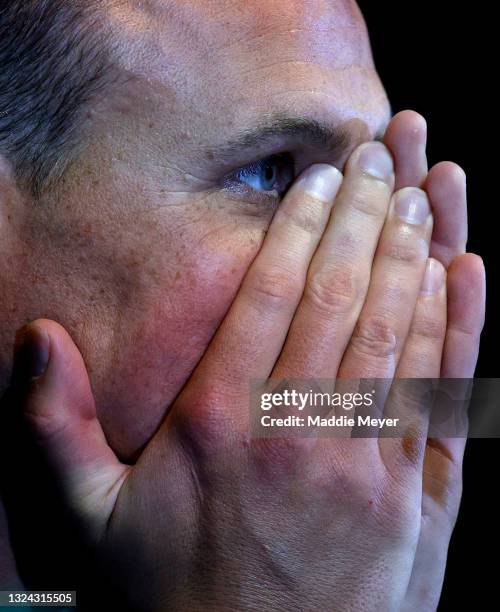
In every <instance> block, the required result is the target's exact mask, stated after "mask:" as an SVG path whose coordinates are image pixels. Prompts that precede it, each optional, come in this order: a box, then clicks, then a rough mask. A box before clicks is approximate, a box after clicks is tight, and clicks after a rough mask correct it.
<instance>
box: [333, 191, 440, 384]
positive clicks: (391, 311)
mask: <svg viewBox="0 0 500 612" xmlns="http://www.w3.org/2000/svg"><path fill="white" fill-rule="evenodd" d="M431 232H432V215H431V214H430V207H429V202H428V199H427V196H426V194H425V192H423V191H421V190H420V189H414V188H406V189H403V190H401V191H399V192H397V193H396V194H395V195H394V197H393V199H392V202H391V208H390V212H389V216H388V218H387V221H386V224H385V226H384V229H383V231H382V235H381V238H380V243H379V246H378V248H377V253H376V255H375V260H374V263H373V271H372V279H371V283H370V288H369V290H368V294H367V297H366V301H365V304H364V306H363V309H362V311H361V314H360V316H359V320H358V323H357V325H356V328H355V330H354V333H353V335H352V338H351V340H350V343H349V345H348V347H347V350H346V352H345V355H344V358H343V360H342V364H341V366H340V370H339V377H340V378H347V379H360V378H392V377H393V375H394V372H395V370H396V365H397V363H398V360H399V357H400V355H401V351H402V349H403V345H404V342H405V341H406V336H407V335H408V331H409V328H410V324H411V321H412V318H413V312H414V310H415V305H416V302H417V297H418V295H419V291H420V287H421V284H422V280H423V276H424V272H425V266H426V261H427V257H428V252H429V242H430V236H431Z"/></svg>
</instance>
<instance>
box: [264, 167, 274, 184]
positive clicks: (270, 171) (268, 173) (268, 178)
mask: <svg viewBox="0 0 500 612" xmlns="http://www.w3.org/2000/svg"><path fill="white" fill-rule="evenodd" d="M265 177H266V181H272V180H273V179H274V166H268V167H267V168H266V171H265Z"/></svg>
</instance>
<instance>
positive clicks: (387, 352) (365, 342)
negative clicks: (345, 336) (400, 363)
mask: <svg viewBox="0 0 500 612" xmlns="http://www.w3.org/2000/svg"><path fill="white" fill-rule="evenodd" d="M351 346H352V348H353V349H354V350H355V351H356V352H357V353H360V354H362V355H366V356H368V357H376V358H381V359H388V358H391V357H394V356H395V354H396V346H397V336H396V333H395V330H394V328H393V326H392V325H391V324H390V323H389V322H388V321H387V320H386V319H385V318H384V317H381V316H375V315H373V316H368V317H364V318H361V319H360V320H359V321H358V323H357V325H356V327H355V329H354V333H353V335H352V338H351Z"/></svg>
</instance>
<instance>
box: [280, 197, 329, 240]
mask: <svg viewBox="0 0 500 612" xmlns="http://www.w3.org/2000/svg"><path fill="white" fill-rule="evenodd" d="M326 207H327V203H326V202H323V201H321V200H319V199H317V198H314V197H312V196H310V195H308V194H303V195H302V196H301V199H300V206H294V207H293V208H291V209H289V210H288V209H284V210H283V213H282V214H284V215H286V217H287V219H288V220H289V222H291V223H292V225H293V226H295V227H296V228H298V229H299V230H301V231H304V232H306V233H308V234H321V232H322V230H323V218H324V210H325V208H326Z"/></svg>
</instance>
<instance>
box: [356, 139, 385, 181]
mask: <svg viewBox="0 0 500 612" xmlns="http://www.w3.org/2000/svg"><path fill="white" fill-rule="evenodd" d="M358 164H359V167H360V168H361V170H362V171H363V172H365V173H366V174H369V175H370V176H373V177H374V178H376V179H380V180H382V181H387V180H389V179H390V178H391V176H392V174H393V172H394V164H393V161H392V156H391V154H390V153H389V151H388V150H387V148H386V147H385V146H384V145H383V144H382V143H379V142H373V143H370V144H368V145H366V146H365V148H364V149H363V150H362V151H361V154H360V156H359V159H358Z"/></svg>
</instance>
